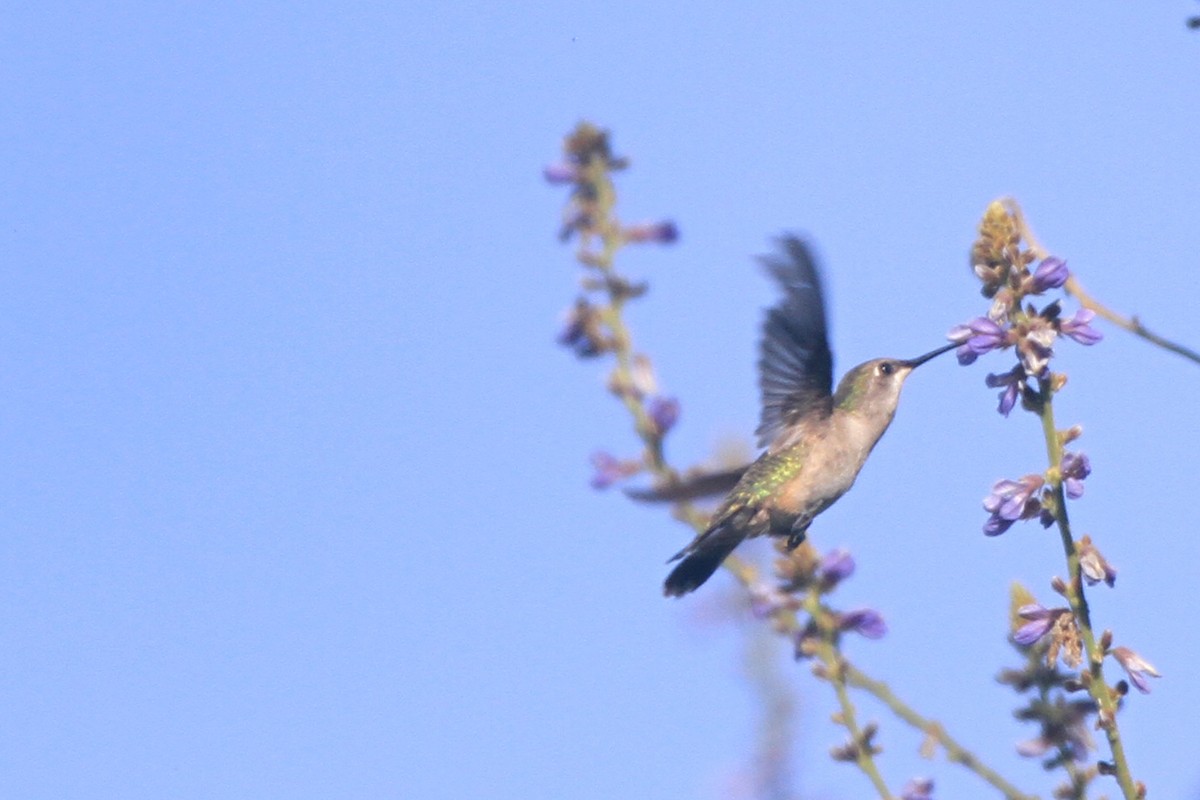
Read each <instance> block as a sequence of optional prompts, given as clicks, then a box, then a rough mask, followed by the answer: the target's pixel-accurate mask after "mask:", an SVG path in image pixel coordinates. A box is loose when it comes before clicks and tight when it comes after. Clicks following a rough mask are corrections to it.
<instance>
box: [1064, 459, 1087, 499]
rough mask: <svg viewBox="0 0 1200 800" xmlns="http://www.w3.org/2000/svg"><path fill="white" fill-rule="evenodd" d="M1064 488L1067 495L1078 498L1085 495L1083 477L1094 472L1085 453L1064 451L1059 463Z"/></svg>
mask: <svg viewBox="0 0 1200 800" xmlns="http://www.w3.org/2000/svg"><path fill="white" fill-rule="evenodd" d="M1059 471H1060V472H1061V473H1062V478H1063V489H1064V490H1065V491H1066V493H1067V497H1069V498H1071V499H1072V500H1078V499H1079V498H1080V497H1083V479H1084V478H1086V477H1087V476H1088V475H1091V474H1092V464H1091V462H1090V461H1088V457H1087V455H1085V454H1084V453H1064V454H1063V457H1062V463H1061V464H1060V465H1059Z"/></svg>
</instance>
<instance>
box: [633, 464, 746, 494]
mask: <svg viewBox="0 0 1200 800" xmlns="http://www.w3.org/2000/svg"><path fill="white" fill-rule="evenodd" d="M749 466H750V465H749V464H743V465H741V466H740V467H733V468H732V469H725V470H721V471H720V472H703V473H700V474H698V475H685V476H684V478H683V480H681V481H680V482H679V483H673V484H667V485H664V486H655V487H651V488H649V489H626V490H625V494H626V495H627V496H628V497H629V498H630V499H631V500H637V501H638V502H639V503H681V502H683V501H685V500H695V499H697V498H700V497H711V496H714V495H718V494H720V495H725V494H729V492H730V490H732V489H733V487H735V486H737V483H738V481H740V480H741V479H742V475H744V474H745V473H746V470H747V469H748V468H749Z"/></svg>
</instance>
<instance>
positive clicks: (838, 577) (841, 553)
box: [819, 547, 854, 588]
mask: <svg viewBox="0 0 1200 800" xmlns="http://www.w3.org/2000/svg"><path fill="white" fill-rule="evenodd" d="M819 569H820V573H821V582H822V583H823V584H825V586H826V587H827V588H833V587H834V586H837V585H838V583H840V582H841V581H843V580H845V579H846V578H849V577H850V576H851V575H853V574H854V556H852V555H850V551H849V550H846V549H845V548H841V547H839V548H838V549H837V550H831V551H830V552H828V553H826V554H825V555H824V557H822V559H821V565H820V567H819Z"/></svg>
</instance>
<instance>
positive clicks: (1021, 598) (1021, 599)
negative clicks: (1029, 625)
mask: <svg viewBox="0 0 1200 800" xmlns="http://www.w3.org/2000/svg"><path fill="white" fill-rule="evenodd" d="M1036 602H1037V598H1036V597H1034V596H1033V592H1031V591H1029V590H1028V589H1026V588H1025V585H1024V584H1023V583H1020V582H1018V581H1013V584H1012V586H1011V587H1009V590H1008V627H1009V629H1010V630H1013V631H1015V630H1016V629H1017V628H1019V627H1021V626H1022V625H1024V624H1025V620H1023V619H1021V618H1020V617H1019V616H1017V610H1018V609H1020V608H1021V607H1022V606H1028V605H1033V604H1034V603H1036Z"/></svg>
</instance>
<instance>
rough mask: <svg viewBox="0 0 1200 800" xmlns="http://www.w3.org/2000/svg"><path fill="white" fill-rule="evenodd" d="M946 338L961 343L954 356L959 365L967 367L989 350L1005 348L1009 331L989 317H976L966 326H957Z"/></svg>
mask: <svg viewBox="0 0 1200 800" xmlns="http://www.w3.org/2000/svg"><path fill="white" fill-rule="evenodd" d="M946 338H947V339H949V340H950V341H952V342H958V343H959V348H958V350H956V351H955V353H954V354H955V355H956V356H957V357H958V363H959V364H962V365H963V366H966V365H967V364H971V363H974V361H975V359H977V358H979V357H980V356H981V355H983V354H984V353H986V352H988V351H989V350H995V349H996V348H998V347H1003V346H1004V345H1005V344H1006V342H1007V331H1005V330H1004V328H1001V327H1000V326H999V325H997V324H996V323H995V322H993V321H992V320H990V319H989V318H987V317H976V318H975V319H973V320H971V321H970V322H968V323H967V324H965V325H955V326H954V327H953V328H951V329H950V331H949V332H948V333H947V334H946Z"/></svg>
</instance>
